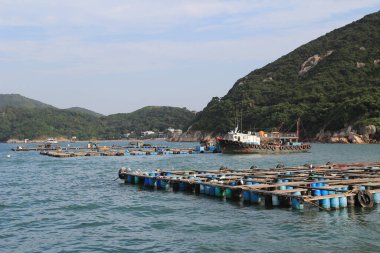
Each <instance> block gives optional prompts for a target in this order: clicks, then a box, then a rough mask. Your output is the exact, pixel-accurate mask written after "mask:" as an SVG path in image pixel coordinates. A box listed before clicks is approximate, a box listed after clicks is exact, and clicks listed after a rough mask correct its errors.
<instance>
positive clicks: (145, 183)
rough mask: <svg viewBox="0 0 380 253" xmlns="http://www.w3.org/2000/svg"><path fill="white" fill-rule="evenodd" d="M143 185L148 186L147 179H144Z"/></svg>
mask: <svg viewBox="0 0 380 253" xmlns="http://www.w3.org/2000/svg"><path fill="white" fill-rule="evenodd" d="M144 185H145V186H149V178H147V177H145V178H144Z"/></svg>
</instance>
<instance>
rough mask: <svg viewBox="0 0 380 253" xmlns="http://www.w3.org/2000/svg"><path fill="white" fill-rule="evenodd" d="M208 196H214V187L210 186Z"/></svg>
mask: <svg viewBox="0 0 380 253" xmlns="http://www.w3.org/2000/svg"><path fill="white" fill-rule="evenodd" d="M209 194H210V196H215V187H214V186H210V189H209Z"/></svg>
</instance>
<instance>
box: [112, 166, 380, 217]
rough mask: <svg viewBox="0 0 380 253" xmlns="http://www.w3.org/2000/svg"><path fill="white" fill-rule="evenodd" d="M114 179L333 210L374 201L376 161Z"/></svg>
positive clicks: (379, 184) (127, 173)
mask: <svg viewBox="0 0 380 253" xmlns="http://www.w3.org/2000/svg"><path fill="white" fill-rule="evenodd" d="M119 178H120V179H122V180H124V182H125V183H126V184H135V185H140V186H143V187H147V188H151V189H157V190H172V191H183V192H190V193H194V194H196V195H207V196H211V197H215V198H220V199H227V200H236V201H243V202H244V203H247V204H251V205H260V206H264V207H267V208H273V207H287V208H290V207H292V208H294V209H297V210H303V209H306V208H308V209H313V208H318V209H320V210H326V211H328V210H337V209H342V208H348V207H354V206H360V207H372V206H373V205H374V204H377V205H379V204H380V162H376V163H352V164H331V163H328V164H327V165H323V166H316V167H313V166H312V165H304V166H299V167H284V166H277V168H274V169H258V168H256V167H255V166H252V167H251V168H250V169H246V170H232V169H229V168H226V167H221V168H220V169H218V170H188V171H184V170H177V171H169V170H168V171H165V170H156V171H140V170H137V171H132V170H131V169H129V168H124V167H123V168H121V169H120V170H119Z"/></svg>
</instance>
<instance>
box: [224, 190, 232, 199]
mask: <svg viewBox="0 0 380 253" xmlns="http://www.w3.org/2000/svg"><path fill="white" fill-rule="evenodd" d="M225 195H226V199H232V190H231V189H229V188H227V189H226V190H225Z"/></svg>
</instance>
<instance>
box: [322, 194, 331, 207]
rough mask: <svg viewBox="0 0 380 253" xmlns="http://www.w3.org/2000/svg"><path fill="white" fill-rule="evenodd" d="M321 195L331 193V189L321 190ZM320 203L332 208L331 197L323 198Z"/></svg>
mask: <svg viewBox="0 0 380 253" xmlns="http://www.w3.org/2000/svg"><path fill="white" fill-rule="evenodd" d="M320 192H321V195H322V196H327V195H329V191H328V190H321V191H320ZM320 204H321V205H322V207H323V208H325V209H330V207H331V205H330V199H322V200H321V201H320Z"/></svg>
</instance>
